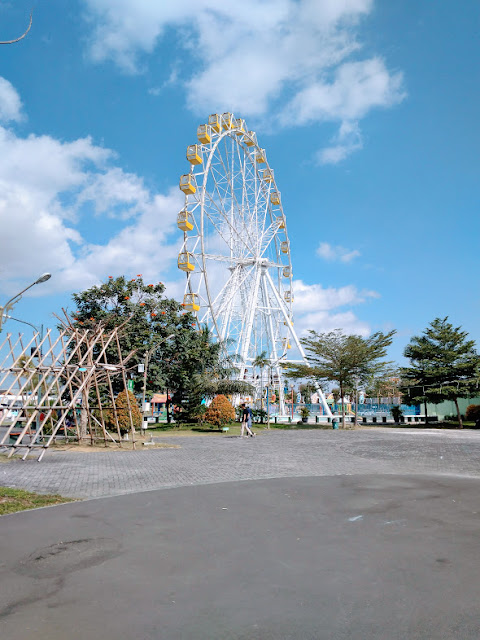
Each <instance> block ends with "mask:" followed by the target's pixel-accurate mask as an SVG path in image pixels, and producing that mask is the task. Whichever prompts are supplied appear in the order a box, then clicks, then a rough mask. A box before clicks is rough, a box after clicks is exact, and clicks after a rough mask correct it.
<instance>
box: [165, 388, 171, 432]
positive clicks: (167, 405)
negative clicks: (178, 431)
mask: <svg viewBox="0 0 480 640" xmlns="http://www.w3.org/2000/svg"><path fill="white" fill-rule="evenodd" d="M165 409H166V410H167V424H170V422H171V418H170V400H169V399H168V389H167V399H166V400H165Z"/></svg>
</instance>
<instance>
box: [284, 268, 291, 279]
mask: <svg viewBox="0 0 480 640" xmlns="http://www.w3.org/2000/svg"><path fill="white" fill-rule="evenodd" d="M291 276H292V270H291V269H290V267H283V277H284V278H290V277H291Z"/></svg>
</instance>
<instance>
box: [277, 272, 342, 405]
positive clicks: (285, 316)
mask: <svg viewBox="0 0 480 640" xmlns="http://www.w3.org/2000/svg"><path fill="white" fill-rule="evenodd" d="M265 275H266V277H267V279H268V282H269V283H270V287H271V288H272V291H273V294H274V296H275V298H276V299H277V302H278V304H279V307H280V310H281V312H282V314H283V317H284V318H285V322H286V324H287V327H288V328H289V330H290V334H291V336H292V338H293V340H294V342H295V344H296V346H297V348H298V350H299V351H300V354H301V356H302V359H303V361H304V362H305V364H309V362H308V358H307V356H306V355H305V351H304V350H303V347H302V345H301V343H300V340H299V339H298V336H297V334H296V332H295V330H294V328H293V327H292V323H291V322H290V318H289V317H288V314H287V311H286V309H285V304H284V302H283V300H282V299H281V298H280V295H279V293H278V291H277V290H276V289H275V286H274V284H273V282H272V278H271V276H270V274H269V273H268V272H267V273H266V274H265ZM317 393H318V395H319V396H320V400H321V402H322V406H323V408H324V410H325V413H326V414H327V416H329V417H332V411H331V409H330V407H329V406H328V403H327V399H326V398H325V394H324V393H323V391H322V389H321V388H320V386H318V389H317Z"/></svg>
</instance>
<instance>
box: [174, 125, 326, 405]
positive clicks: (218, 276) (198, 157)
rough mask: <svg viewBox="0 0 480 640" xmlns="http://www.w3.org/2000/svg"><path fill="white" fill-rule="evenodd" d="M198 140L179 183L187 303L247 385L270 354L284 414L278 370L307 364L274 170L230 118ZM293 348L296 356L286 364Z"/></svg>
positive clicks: (201, 131) (202, 130)
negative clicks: (259, 360) (295, 323)
mask: <svg viewBox="0 0 480 640" xmlns="http://www.w3.org/2000/svg"><path fill="white" fill-rule="evenodd" d="M197 139H198V142H197V143H196V144H192V145H190V146H189V147H188V148H187V160H188V161H189V163H190V171H189V173H185V174H184V175H182V176H181V177H180V184H179V186H180V189H181V191H182V192H183V193H184V194H185V206H184V208H183V209H182V211H180V213H179V214H178V217H177V225H178V227H179V229H181V230H182V231H183V234H184V239H183V245H182V248H181V251H180V254H179V256H178V268H179V269H181V270H182V271H184V272H185V274H186V287H185V295H184V299H183V305H184V308H185V309H186V310H187V311H191V312H193V313H195V314H196V316H197V320H198V322H199V324H206V325H207V326H209V327H210V329H211V330H212V332H213V334H214V336H215V337H216V338H217V339H218V340H220V341H221V342H222V343H223V344H224V345H225V349H226V350H227V352H228V353H229V355H230V356H232V358H233V359H234V361H235V362H236V366H237V367H238V374H237V375H238V378H239V379H240V380H249V381H253V382H255V379H254V370H253V369H254V367H253V362H254V360H255V358H256V357H257V356H258V355H259V354H261V353H263V352H265V353H266V354H267V358H268V362H269V364H268V365H267V367H268V369H269V370H270V373H272V374H273V378H274V380H275V383H276V384H275V386H276V387H277V394H278V401H279V414H280V415H285V413H286V411H285V394H284V388H285V379H284V375H283V369H282V366H281V365H282V364H283V363H287V362H292V363H293V362H301V363H305V364H308V360H307V358H306V356H305V352H304V350H303V348H302V345H301V343H300V341H299V339H298V337H297V334H296V332H295V329H294V326H293V313H292V303H293V290H292V262H291V256H290V241H289V238H288V234H287V222H286V218H285V214H284V211H283V206H282V199H281V194H280V191H279V190H278V188H277V184H276V181H275V176H274V172H273V169H271V167H270V165H269V163H268V160H267V155H266V152H265V149H262V148H261V147H260V146H259V144H258V142H257V136H256V134H255V132H254V131H249V130H248V128H247V126H246V124H245V121H244V120H243V119H242V118H235V117H234V115H233V114H232V113H223V114H221V115H220V114H212V115H210V116H209V118H208V123H207V124H201V125H200V126H199V127H198V129H197ZM292 345H294V346H295V347H296V350H297V352H298V353H299V355H300V359H299V360H292V359H290V358H289V351H290V349H291V348H292ZM318 393H319V396H320V399H321V402H322V404H323V407H324V410H325V412H326V414H327V415H331V411H330V409H329V407H328V404H327V402H326V399H325V396H324V394H323V391H322V390H321V389H319V390H318Z"/></svg>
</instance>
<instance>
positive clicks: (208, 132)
mask: <svg viewBox="0 0 480 640" xmlns="http://www.w3.org/2000/svg"><path fill="white" fill-rule="evenodd" d="M197 138H198V140H199V141H200V142H203V144H208V143H209V142H210V141H211V139H212V128H211V126H210V125H208V124H201V125H200V126H199V127H198V129H197Z"/></svg>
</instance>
